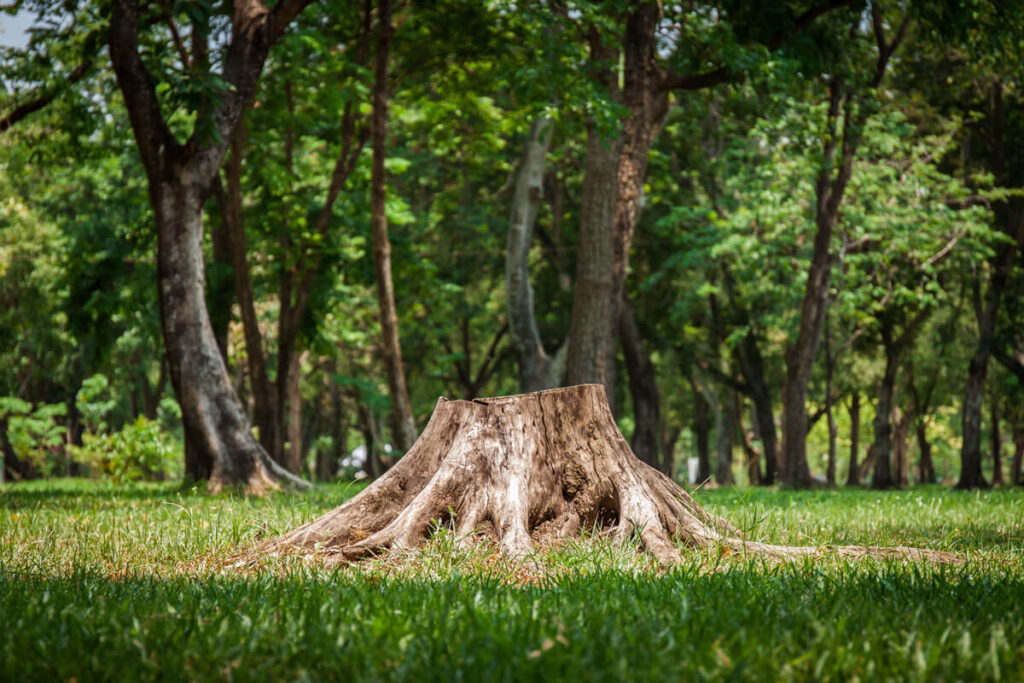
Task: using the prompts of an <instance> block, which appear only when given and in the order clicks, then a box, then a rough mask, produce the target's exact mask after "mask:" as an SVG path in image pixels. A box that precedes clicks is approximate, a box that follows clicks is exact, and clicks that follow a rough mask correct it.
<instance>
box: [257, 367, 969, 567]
mask: <svg viewBox="0 0 1024 683" xmlns="http://www.w3.org/2000/svg"><path fill="white" fill-rule="evenodd" d="M436 522H440V523H441V524H444V525H451V526H452V527H453V528H454V529H455V531H456V533H457V535H458V536H459V537H462V538H466V539H468V538H472V537H473V535H475V534H478V533H479V534H483V535H485V536H487V537H490V538H492V539H494V540H495V541H496V542H497V543H498V545H499V547H500V548H501V550H502V551H503V552H504V553H505V554H507V555H509V556H513V557H524V556H527V555H529V554H531V553H532V552H533V551H534V549H535V548H536V547H537V546H538V545H540V546H543V545H547V544H550V543H553V542H557V541H558V540H559V539H563V538H567V537H571V536H575V535H578V534H579V533H580V531H581V530H583V529H587V528H596V527H600V528H606V529H612V530H613V532H614V534H615V536H616V537H617V538H619V539H623V540H625V539H628V538H630V537H633V536H634V534H635V536H636V537H637V538H639V539H640V542H641V544H642V545H643V548H644V549H645V550H647V551H648V552H650V553H651V554H652V555H653V556H654V557H655V559H656V560H657V561H658V562H659V563H661V564H675V563H677V562H679V561H680V559H681V558H680V553H679V549H678V547H677V544H676V543H675V541H677V540H678V541H682V543H683V544H685V545H687V546H691V547H696V548H702V547H709V546H717V547H720V548H723V549H728V551H732V552H739V553H750V554H753V555H758V556H770V557H776V558H779V559H792V558H797V557H804V556H808V555H821V554H827V553H834V554H838V555H839V556H877V557H906V558H911V559H922V558H928V559H935V560H938V561H955V559H956V558H955V556H953V555H951V554H949V553H938V552H935V551H928V550H919V549H916V548H868V547H864V546H844V547H839V548H811V547H806V548H805V547H789V546H774V545H768V544H763V543H751V542H747V541H745V540H744V539H743V538H742V537H741V534H740V532H739V530H737V529H736V528H735V527H734V526H733V525H731V524H730V523H729V522H727V521H726V520H724V519H722V518H721V517H717V516H715V515H712V514H709V513H708V512H706V511H705V510H704V509H703V508H702V507H701V506H700V505H698V504H697V502H696V501H695V500H694V499H693V497H692V496H691V495H690V494H689V493H687V492H686V491H685V490H683V489H682V488H681V487H680V486H679V485H677V484H676V483H675V482H673V481H672V480H671V479H670V478H668V477H667V476H665V475H664V474H662V473H661V472H659V471H658V470H656V469H654V468H653V467H650V466H649V465H646V464H644V463H643V462H641V461H640V460H639V459H638V458H637V457H636V456H635V455H634V454H633V452H632V451H631V450H630V448H629V444H627V443H626V440H625V439H624V438H623V437H622V434H621V433H620V432H619V430H618V427H617V426H616V424H615V420H614V419H613V418H612V414H611V411H610V410H609V408H608V403H607V400H606V399H605V391H604V387H603V386H602V385H599V384H583V385H579V386H573V387H566V388H563V389H551V390H548V391H539V392H534V393H528V394H519V395H516V396H502V397H498V398H486V399H475V400H472V401H449V400H447V399H445V398H441V399H439V400H438V402H437V406H436V407H435V408H434V414H433V415H432V416H431V418H430V422H429V423H428V424H427V427H426V429H424V431H423V434H422V435H421V436H420V438H419V439H418V440H417V441H416V443H415V444H414V445H413V447H412V449H411V450H410V451H409V452H408V453H407V454H406V455H405V456H404V457H403V458H402V459H401V460H399V461H398V463H396V464H395V466H394V467H393V468H391V469H390V470H389V471H388V472H387V473H386V474H385V475H384V476H382V477H381V478H380V479H378V480H377V481H375V482H373V483H372V484H371V485H370V486H368V487H367V488H366V489H365V490H363V491H362V492H361V493H359V494H358V495H357V496H355V497H354V498H352V499H351V500H349V501H347V502H345V503H344V504H343V505H341V506H340V507H337V508H335V509H334V510H332V511H330V512H328V513H327V514H325V515H323V516H322V517H320V518H318V519H315V520H313V521H311V522H309V523H307V524H304V525H302V526H300V527H298V528H297V529H295V530H293V531H291V532H289V533H287V534H285V535H283V536H281V537H279V538H277V539H274V540H272V541H270V542H269V543H268V544H267V546H272V547H273V548H276V549H278V550H286V549H300V550H320V551H323V552H325V553H326V554H327V557H328V561H330V562H335V563H344V562H348V561H351V560H355V559H358V558H361V557H365V556H367V555H371V554H374V553H378V552H381V551H384V550H386V549H389V548H411V547H414V546H416V545H417V544H419V543H421V542H423V541H424V540H426V538H427V537H428V536H429V534H430V533H431V530H432V529H433V528H434V526H435V523H436ZM265 549H270V548H267V547H265Z"/></svg>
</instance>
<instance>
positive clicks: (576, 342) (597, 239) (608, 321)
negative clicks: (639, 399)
mask: <svg viewBox="0 0 1024 683" xmlns="http://www.w3.org/2000/svg"><path fill="white" fill-rule="evenodd" d="M619 148H620V143H619V142H618V141H617V140H611V141H607V140H603V139H602V138H601V136H600V134H599V133H598V132H597V131H596V130H595V129H594V126H593V125H590V126H588V128H587V156H586V161H585V164H584V172H583V174H584V179H583V197H582V199H581V201H580V242H579V252H578V255H577V259H576V281H575V283H574V286H573V301H572V319H571V321H570V324H569V350H568V357H567V358H566V366H565V381H566V384H585V383H588V382H594V383H597V384H602V385H604V388H605V393H606V394H607V396H608V401H609V405H610V406H612V408H613V409H614V406H615V365H614V363H613V360H614V355H615V343H614V342H615V336H614V331H615V327H616V325H617V324H618V320H617V319H616V317H615V316H616V314H617V312H618V311H617V306H618V302H617V301H614V300H613V298H612V297H613V294H614V291H615V288H614V278H613V274H612V240H613V236H614V219H615V195H616V187H617V177H616V167H617V166H618V158H619Z"/></svg>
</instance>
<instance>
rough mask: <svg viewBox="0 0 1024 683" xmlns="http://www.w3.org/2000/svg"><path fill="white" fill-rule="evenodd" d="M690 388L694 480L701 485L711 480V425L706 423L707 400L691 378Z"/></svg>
mask: <svg viewBox="0 0 1024 683" xmlns="http://www.w3.org/2000/svg"><path fill="white" fill-rule="evenodd" d="M690 386H691V387H692V388H693V435H694V440H695V441H696V442H697V443H696V447H697V474H696V476H695V477H694V479H695V481H696V482H697V483H698V484H703V483H704V482H706V481H707V480H708V479H710V478H711V455H710V452H709V448H708V447H709V438H708V437H709V436H710V432H711V425H710V424H709V423H708V399H707V398H706V397H705V396H704V392H703V391H701V389H700V387H699V386H698V384H697V382H696V381H695V380H694V379H693V378H692V377H691V378H690Z"/></svg>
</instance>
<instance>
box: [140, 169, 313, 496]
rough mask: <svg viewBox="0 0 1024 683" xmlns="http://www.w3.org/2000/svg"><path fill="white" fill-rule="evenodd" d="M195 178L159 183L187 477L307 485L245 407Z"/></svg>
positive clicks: (162, 258) (163, 302) (220, 484)
mask: <svg viewBox="0 0 1024 683" xmlns="http://www.w3.org/2000/svg"><path fill="white" fill-rule="evenodd" d="M195 187H196V183H195V181H194V179H192V178H190V177H189V176H188V175H186V176H185V177H183V178H175V179H170V180H165V181H164V182H162V183H160V185H159V186H157V187H155V188H152V189H151V193H152V195H153V196H154V198H155V201H154V204H155V208H156V218H157V278H158V281H159V285H160V286H159V292H160V312H161V323H162V328H163V336H164V347H165V348H166V350H167V359H168V363H169V367H170V375H171V382H172V384H173V385H174V390H175V394H176V395H177V396H178V403H179V404H180V405H181V412H182V420H183V421H184V423H185V429H186V434H187V446H188V448H187V449H186V450H187V451H188V450H191V451H192V452H191V453H186V475H187V476H189V477H191V478H193V479H196V480H199V479H208V480H209V487H210V489H211V490H212V491H219V490H220V489H222V488H226V487H227V488H235V487H241V488H245V489H247V490H249V491H252V492H261V491H266V490H268V489H272V488H277V487H278V486H279V484H281V483H284V482H287V483H289V484H292V485H302V484H301V480H299V479H297V478H295V477H292V476H291V475H289V474H288V473H287V472H285V471H284V470H283V469H281V468H280V467H279V466H278V465H277V464H276V463H274V462H273V460H271V458H270V457H269V456H268V455H267V453H266V451H264V450H263V448H261V447H260V445H259V444H258V443H257V442H256V440H255V439H254V438H253V436H252V433H251V431H250V430H249V422H248V418H247V417H246V414H245V410H244V408H243V407H242V404H241V402H240V401H239V400H238V397H237V395H236V394H235V392H234V390H233V389H232V387H231V381H230V379H229V378H228V373H227V367H226V366H225V365H224V359H223V358H222V357H221V354H220V349H219V348H218V347H217V341H216V338H215V337H214V333H213V326H212V325H211V324H210V318H209V316H208V315H207V311H206V301H205V296H204V295H205V292H204V281H205V273H204V269H203V254H202V229H203V228H202V209H203V207H202V201H201V199H200V197H199V196H198V195H197V194H196V192H195Z"/></svg>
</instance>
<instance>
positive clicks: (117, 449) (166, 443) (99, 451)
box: [72, 416, 182, 483]
mask: <svg viewBox="0 0 1024 683" xmlns="http://www.w3.org/2000/svg"><path fill="white" fill-rule="evenodd" d="M82 442H83V443H82V446H77V447H73V448H72V455H73V457H74V458H75V459H76V460H78V461H79V462H82V463H83V464H87V465H89V466H90V467H91V468H92V470H93V473H94V474H98V475H100V476H103V477H108V478H110V479H112V480H113V481H115V482H118V483H123V482H128V481H139V480H142V479H146V480H159V479H163V478H164V477H165V476H166V475H172V476H173V475H175V474H177V471H176V470H177V469H178V468H179V466H180V464H181V462H182V454H181V451H180V449H179V448H178V447H177V445H176V443H175V441H174V440H173V439H171V438H170V437H169V436H168V435H167V434H166V433H165V432H164V431H163V430H162V429H161V428H160V424H159V423H158V422H154V421H152V420H148V419H146V418H145V417H142V416H140V417H139V418H137V419H136V420H135V422H130V423H128V424H126V425H125V426H124V428H123V429H121V430H120V431H118V432H113V433H111V434H92V433H89V432H86V433H85V434H84V435H83V436H82Z"/></svg>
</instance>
